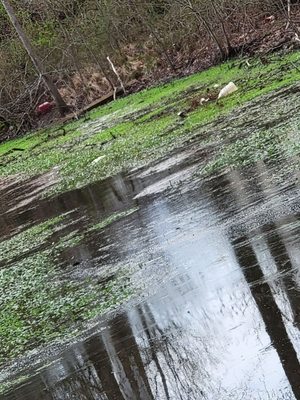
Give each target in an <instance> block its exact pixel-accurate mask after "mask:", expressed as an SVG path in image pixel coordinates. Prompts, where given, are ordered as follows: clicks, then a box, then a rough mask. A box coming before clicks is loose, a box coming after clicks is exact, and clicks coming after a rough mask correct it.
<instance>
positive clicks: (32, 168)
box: [0, 52, 300, 192]
mask: <svg viewBox="0 0 300 400" xmlns="http://www.w3.org/2000/svg"><path fill="white" fill-rule="evenodd" d="M299 54H300V53H299V52H293V53H289V54H285V55H273V56H270V58H269V62H268V64H266V65H265V64H262V63H261V62H260V60H259V59H251V60H249V63H250V67H249V66H248V65H247V64H246V63H245V62H244V61H243V60H240V59H238V60H235V61H230V62H226V63H224V64H221V65H218V66H216V67H213V68H210V69H208V70H207V71H204V72H201V73H198V74H195V75H192V76H189V77H186V78H183V79H179V80H175V81H173V82H171V83H168V84H165V85H162V86H158V87H154V88H152V89H148V90H144V91H141V92H139V93H136V94H133V95H130V96H128V97H124V98H121V99H119V100H117V101H115V102H113V103H110V104H107V105H105V106H103V107H101V108H99V109H96V110H93V111H91V112H90V113H88V114H87V115H86V117H85V119H83V120H79V121H75V122H72V123H70V124H68V125H66V126H65V127H64V130H62V129H60V128H59V127H56V128H51V129H49V130H45V131H39V132H36V133H32V134H30V135H28V136H25V137H23V138H20V139H16V140H14V141H11V142H7V143H4V144H2V145H0V176H11V175H15V174H18V175H19V176H21V177H24V178H27V177H30V176H34V175H37V174H39V173H44V172H47V171H49V170H51V169H52V168H53V167H54V166H57V165H58V166H59V167H60V176H61V181H60V182H59V183H58V184H57V186H56V187H55V191H56V192H61V191H66V190H69V189H73V188H76V187H81V186H84V185H86V184H88V183H91V182H93V181H96V180H101V179H104V178H106V177H108V176H110V175H112V174H115V173H117V172H120V171H122V170H124V169H129V168H131V167H133V166H137V165H142V164H145V163H147V162H149V161H151V160H154V159H157V158H158V157H160V156H162V155H164V154H166V153H167V152H168V151H169V150H170V149H172V148H173V147H175V146H178V145H180V143H182V141H183V140H185V139H186V138H187V137H189V136H190V135H194V134H195V133H196V132H198V131H199V130H201V129H202V127H203V126H205V125H206V124H208V123H210V122H212V121H215V120H216V119H217V118H218V117H222V116H226V115H227V114H228V113H230V111H232V110H234V109H236V108H237V107H239V106H241V105H243V104H245V103H247V102H248V101H251V100H253V99H255V98H257V97H258V96H261V95H263V94H267V93H269V92H270V91H272V90H274V89H278V88H281V87H283V86H287V85H289V84H292V83H294V82H296V81H298V80H299V78H300V73H299V72H298V69H297V68H296V67H297V66H299V61H298V59H299ZM295 65H296V67H295ZM229 81H234V82H235V83H236V84H237V86H238V87H239V91H238V92H237V93H235V94H233V95H231V96H229V97H228V98H224V99H222V100H221V101H219V102H215V101H211V102H209V103H207V104H205V105H204V106H200V107H196V109H194V110H192V111H191V112H189V113H188V116H187V118H186V119H185V120H184V122H182V121H180V120H179V118H178V117H177V113H178V111H181V110H183V109H188V108H189V107H190V105H191V103H192V102H193V100H195V98H197V97H198V98H200V97H202V96H204V97H205V96H206V95H207V90H209V91H210V93H211V92H213V91H216V90H219V89H216V88H214V85H216V84H218V85H219V87H222V86H223V85H225V84H226V83H228V82H229ZM19 148H22V149H23V151H19V150H13V149H19ZM101 156H103V157H102V158H101V159H100V160H99V162H97V163H93V161H94V160H95V159H97V158H99V157H101Z"/></svg>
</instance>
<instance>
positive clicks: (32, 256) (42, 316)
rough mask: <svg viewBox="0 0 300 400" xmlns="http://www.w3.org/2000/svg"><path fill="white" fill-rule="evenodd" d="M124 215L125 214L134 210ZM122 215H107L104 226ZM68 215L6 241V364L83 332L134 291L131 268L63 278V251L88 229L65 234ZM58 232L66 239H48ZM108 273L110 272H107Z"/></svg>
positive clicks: (0, 275) (1, 275) (1, 279)
mask: <svg viewBox="0 0 300 400" xmlns="http://www.w3.org/2000/svg"><path fill="white" fill-rule="evenodd" d="M132 212H133V210H129V211H128V212H127V213H126V212H124V213H121V214H119V217H121V216H125V215H129V214H130V213H132ZM116 219H117V217H116V215H113V216H112V217H111V218H110V221H108V219H106V220H105V224H103V226H107V225H108V224H109V223H111V222H113V221H115V220H116ZM63 223H64V219H63V218H62V217H58V218H54V219H51V220H49V221H47V222H45V223H42V224H39V225H37V226H34V227H32V228H29V229H27V230H26V231H24V232H22V233H19V234H17V235H15V236H13V237H12V238H10V239H8V240H6V241H3V242H1V243H0V253H1V260H2V261H5V262H6V267H4V268H2V269H0V286H1V294H0V308H1V313H0V341H1V349H0V364H2V363H4V362H7V361H9V360H11V359H13V358H15V357H17V356H19V355H21V354H24V352H26V351H28V350H30V349H33V348H36V347H37V346H39V345H42V344H48V343H50V342H51V341H53V340H55V339H60V338H62V337H63V338H64V339H65V338H67V337H68V335H69V334H72V335H73V336H74V334H76V332H77V333H79V332H80V328H81V324H82V323H83V322H84V321H87V320H89V319H91V318H93V317H95V316H96V315H101V314H102V313H104V312H106V311H108V310H109V309H111V308H113V307H115V306H117V305H119V304H121V303H122V302H124V301H125V300H126V299H127V298H128V297H129V296H131V295H132V294H133V291H132V289H131V288H130V287H129V286H128V276H127V275H128V271H127V270H126V269H125V270H124V268H122V271H118V270H117V271H114V274H113V277H112V279H108V280H105V277H104V278H103V279H101V280H100V281H99V278H97V277H95V278H91V277H89V278H84V277H83V278H81V279H80V280H78V278H77V279H76V280H73V279H72V271H69V273H68V277H65V278H63V275H62V273H61V269H60V266H59V265H58V261H57V260H58V256H59V251H61V250H62V249H64V248H66V247H72V246H75V245H77V244H78V243H79V242H80V241H81V240H82V239H83V238H84V233H83V234H79V233H78V232H77V231H73V232H71V233H68V234H65V235H64V233H63V228H64V225H63ZM55 231H60V235H61V236H62V239H60V240H59V241H58V243H56V244H54V245H53V243H52V240H51V242H50V243H48V240H49V238H50V237H51V235H52V234H53V233H54V232H55ZM107 272H108V271H107Z"/></svg>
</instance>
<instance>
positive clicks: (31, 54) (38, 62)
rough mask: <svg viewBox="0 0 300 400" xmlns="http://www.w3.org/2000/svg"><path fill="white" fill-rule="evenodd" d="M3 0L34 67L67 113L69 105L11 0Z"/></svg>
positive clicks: (57, 103) (61, 112)
mask: <svg viewBox="0 0 300 400" xmlns="http://www.w3.org/2000/svg"><path fill="white" fill-rule="evenodd" d="M1 2H2V4H3V7H4V8H5V11H6V13H7V15H8V16H9V19H10V21H11V23H12V25H13V26H14V28H15V30H16V32H17V34H18V36H19V38H20V40H21V42H22V44H23V46H24V48H25V50H26V51H27V53H28V55H29V57H30V58H31V61H32V63H33V65H34V67H35V68H36V70H37V71H38V73H39V74H40V75H41V77H42V78H43V80H44V82H45V84H46V86H47V87H48V89H49V91H50V93H51V94H52V96H53V99H54V101H55V103H56V105H57V107H58V110H59V112H60V114H61V115H65V114H66V112H67V111H68V106H67V104H66V103H65V101H64V99H63V98H62V97H61V95H60V93H59V91H58V89H57V87H56V86H55V85H54V83H53V81H52V79H51V78H50V77H49V76H48V75H47V73H46V72H45V70H44V66H43V64H42V62H41V60H40V59H39V58H38V56H37V55H36V53H35V50H34V48H33V46H32V44H31V42H30V40H29V38H28V36H27V35H26V33H25V31H24V30H23V28H22V26H21V24H20V22H19V20H18V18H17V16H16V14H15V12H14V9H13V7H12V6H11V4H10V2H9V0H1Z"/></svg>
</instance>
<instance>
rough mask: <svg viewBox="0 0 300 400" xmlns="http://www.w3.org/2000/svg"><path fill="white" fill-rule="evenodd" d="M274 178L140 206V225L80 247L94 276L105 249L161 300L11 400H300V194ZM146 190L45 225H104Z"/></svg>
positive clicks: (237, 177) (236, 176)
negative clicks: (72, 221)
mask: <svg viewBox="0 0 300 400" xmlns="http://www.w3.org/2000/svg"><path fill="white" fill-rule="evenodd" d="M190 162H191V161H190ZM186 165H188V163H187V164H186ZM177 168H178V167H177ZM268 173H269V170H268V167H267V166H264V165H261V164H258V165H257V166H255V167H254V169H253V170H248V172H240V171H234V172H229V173H227V174H224V175H222V176H218V177H215V178H214V179H210V180H208V181H207V182H202V183H201V184H199V185H198V186H195V185H192V186H191V190H186V188H185V191H184V192H182V193H180V191H177V192H176V191H173V192H171V193H170V194H169V195H166V194H162V195H156V196H154V197H151V196H150V197H148V198H146V199H140V200H138V204H139V205H140V211H139V212H138V213H137V214H135V215H134V216H131V217H129V218H128V219H126V220H125V221H121V222H119V223H116V224H113V225H112V226H110V227H108V228H107V229H106V230H105V232H104V233H100V234H96V235H95V236H93V237H90V238H89V240H88V241H87V242H85V243H84V244H82V245H81V246H79V247H78V248H76V249H75V250H74V251H75V252H77V253H76V255H75V256H76V258H78V257H80V258H81V259H87V258H88V259H89V260H92V261H93V262H94V263H95V264H94V265H95V266H96V267H99V266H100V265H101V266H105V262H103V261H99V260H98V259H97V260H96V257H98V256H99V254H102V255H103V250H101V246H107V245H108V244H111V245H112V246H113V247H112V248H110V250H106V255H107V257H109V258H110V259H111V260H116V261H118V260H122V261H124V262H127V261H128V262H130V261H132V259H134V260H135V261H136V260H139V261H140V262H141V263H142V265H143V269H142V270H141V272H140V274H141V275H142V274H145V276H144V277H143V279H144V281H145V282H148V281H147V279H149V276H148V275H149V274H152V275H151V276H154V277H156V278H154V280H150V281H149V282H148V284H149V286H151V287H152V293H154V294H153V295H151V296H148V297H147V299H146V300H143V301H140V302H139V304H138V305H137V306H135V307H133V306H132V307H131V308H128V309H127V310H125V311H124V312H123V313H122V314H120V315H118V316H115V317H114V318H112V319H110V320H109V321H107V322H106V323H103V324H102V325H100V326H99V330H98V331H97V332H96V333H95V334H94V335H92V336H91V337H89V338H88V339H87V340H85V341H82V342H79V343H77V344H75V345H73V346H71V347H70V348H68V349H66V350H65V351H64V352H63V353H62V354H61V355H60V358H59V359H56V358H55V357H53V358H52V359H51V361H52V365H50V366H48V367H47V368H44V369H42V370H41V372H39V373H37V374H35V373H34V370H30V371H29V373H30V374H31V376H32V377H31V378H30V379H29V380H28V381H27V382H25V383H24V384H23V385H21V386H20V387H19V388H17V389H15V390H14V391H13V392H11V393H10V394H8V395H7V396H5V397H3V398H5V399H35V398H36V399H47V400H48V399H86V400H90V399H91V400H92V399H106V400H112V399H116V400H118V399H124V400H131V399H134V400H135V399H136V400H138V399H141V400H144V399H145V400H152V399H157V400H160V399H162V400H164V399H166V400H168V399H182V400H186V399H191V400H199V399H200V400H201V399H209V400H210V399H211V400H215V399H216V398H218V399H222V400H227V399H228V400H229V399H237V400H239V399H241V400H242V399H243V400H250V399H251V400H252V399H255V400H256V399H262V400H267V399H270V398H274V399H275V398H276V399H286V400H287V399H297V400H298V399H299V400H300V379H299V378H300V376H299V374H300V368H299V360H298V354H300V353H299V351H300V331H299V310H300V295H299V278H298V277H299V256H300V253H299V249H300V248H299V229H300V220H299V210H298V208H297V196H296V195H297V194H298V195H299V193H298V191H297V190H298V189H297V188H296V187H295V188H291V189H290V191H289V196H287V197H289V199H292V200H291V201H289V202H288V201H286V197H285V196H286V194H287V192H286V191H285V192H283V191H280V190H279V189H278V188H277V189H276V187H274V186H272V187H270V185H269V186H268V184H267V183H266V182H265V179H266V177H267V176H268ZM168 174H170V171H162V172H161V173H157V172H156V173H155V180H159V179H160V178H161V179H164V178H165V177H166V176H167V175H168ZM152 179H154V178H152ZM149 184H153V182H152V181H151V175H150V176H149V175H145V176H144V177H143V178H142V179H141V178H138V177H134V176H131V177H130V178H124V177H122V176H121V175H120V176H118V177H116V178H114V179H113V180H111V181H107V182H105V183H102V184H100V185H96V184H95V185H92V186H90V187H88V188H87V189H85V190H79V191H74V192H71V193H69V194H67V195H65V196H61V197H60V198H56V199H52V200H51V201H52V206H49V203H47V207H48V208H47V216H49V213H53V215H56V213H61V212H65V211H66V210H68V209H72V210H76V211H75V213H74V215H75V216H74V218H77V219H78V218H79V217H82V216H83V215H84V216H85V217H86V218H90V219H96V218H98V217H99V216H101V215H103V214H105V213H107V212H110V211H112V210H118V209H123V208H124V209H126V208H129V207H132V205H136V204H137V203H136V202H137V200H134V197H135V196H136V194H137V193H139V192H141V191H142V190H143V188H145V187H147V185H149ZM187 185H188V183H187ZM36 207H37V209H38V210H39V212H38V215H39V216H41V218H43V209H44V207H45V203H43V202H40V203H38V204H37V205H36ZM26 212H28V213H29V214H30V213H31V212H32V215H31V217H29V216H27V217H26V218H25V217H24V214H23V216H21V217H20V218H21V219H22V221H23V222H24V220H26V221H29V220H30V218H33V216H34V215H35V211H26ZM24 213H25V211H24ZM45 213H46V211H45ZM7 215H10V216H11V217H12V214H6V217H7ZM18 223H20V220H17V221H14V222H13V223H12V225H13V224H15V226H17V225H18ZM100 242H101V245H100ZM68 256H71V254H69V255H68ZM73 256H74V253H73ZM95 260H96V261H95ZM147 265H150V268H149V267H148V268H146V267H145V266H147ZM153 287H154V289H153ZM48 361H49V360H48Z"/></svg>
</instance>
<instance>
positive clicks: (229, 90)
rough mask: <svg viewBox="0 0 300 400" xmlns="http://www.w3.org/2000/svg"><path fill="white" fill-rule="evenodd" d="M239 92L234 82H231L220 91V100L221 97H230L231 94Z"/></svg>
mask: <svg viewBox="0 0 300 400" xmlns="http://www.w3.org/2000/svg"><path fill="white" fill-rule="evenodd" d="M237 90H238V87H237V86H236V85H235V84H234V83H233V82H229V83H228V85H226V86H225V87H223V89H222V90H221V91H220V93H219V96H218V99H220V98H221V97H225V96H228V95H229V94H231V93H233V92H236V91H237Z"/></svg>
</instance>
